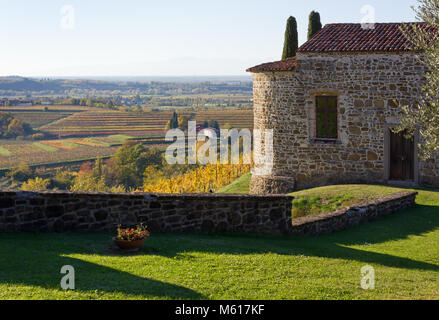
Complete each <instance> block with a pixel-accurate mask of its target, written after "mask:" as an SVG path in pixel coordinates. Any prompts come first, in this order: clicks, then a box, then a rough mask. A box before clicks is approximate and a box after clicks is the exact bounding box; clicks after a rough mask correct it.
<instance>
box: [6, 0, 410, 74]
mask: <svg viewBox="0 0 439 320" xmlns="http://www.w3.org/2000/svg"><path fill="white" fill-rule="evenodd" d="M416 3H417V2H416V0H364V1H363V0H334V1H328V0H307V1H306V0H300V1H297V0H264V1H262V0H216V1H212V0H70V1H63V0H0V12H1V19H0V75H2V76H4V75H22V76H68V75H69V76H81V75H83V76H87V75H88V76H90V75H102V76H128V75H134V76H144V75H164V76H166V75H242V74H245V69H246V68H248V67H251V66H253V65H255V64H258V63H262V62H267V61H273V60H279V58H280V56H281V52H282V46H283V36H284V32H285V24H286V20H287V18H288V17H289V16H290V15H293V16H295V17H296V19H297V20H298V26H299V42H300V43H303V42H304V41H305V40H306V32H307V24H308V15H309V13H310V12H311V10H317V11H319V12H320V14H321V16H322V23H323V24H326V23H335V22H356V23H360V22H361V20H362V18H363V17H364V14H363V13H362V12H361V9H362V7H363V6H365V5H370V6H372V7H373V8H374V9H375V19H376V22H401V21H414V20H415V17H414V13H413V11H412V9H411V8H410V6H412V5H416Z"/></svg>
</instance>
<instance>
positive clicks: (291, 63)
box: [247, 57, 297, 72]
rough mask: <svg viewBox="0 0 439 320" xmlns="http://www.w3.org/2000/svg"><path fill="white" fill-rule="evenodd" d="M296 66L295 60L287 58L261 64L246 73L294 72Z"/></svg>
mask: <svg viewBox="0 0 439 320" xmlns="http://www.w3.org/2000/svg"><path fill="white" fill-rule="evenodd" d="M296 66H297V60H296V58H295V57H294V58H288V59H285V60H281V61H275V62H269V63H263V64H260V65H258V66H256V67H253V68H250V69H248V70H247V72H265V71H294V70H295V69H296Z"/></svg>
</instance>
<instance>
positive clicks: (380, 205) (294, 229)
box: [289, 191, 418, 236]
mask: <svg viewBox="0 0 439 320" xmlns="http://www.w3.org/2000/svg"><path fill="white" fill-rule="evenodd" d="M417 194H418V193H417V192H408V191H404V192H400V193H396V194H393V195H389V196H385V197H382V198H380V199H376V200H373V201H368V202H364V203H362V204H359V205H357V206H355V207H351V208H347V209H341V210H337V211H334V212H329V213H324V214H321V215H317V216H310V217H304V218H299V219H294V220H293V222H292V226H291V229H290V230H289V233H290V234H292V235H309V236H317V235H321V234H325V233H331V232H334V231H341V230H345V229H347V228H349V227H351V226H355V225H359V224H361V223H365V222H368V221H371V220H375V219H378V218H381V217H385V216H387V215H390V214H392V213H395V212H398V211H400V210H402V209H406V208H410V207H412V206H414V204H415V200H416V195H417Z"/></svg>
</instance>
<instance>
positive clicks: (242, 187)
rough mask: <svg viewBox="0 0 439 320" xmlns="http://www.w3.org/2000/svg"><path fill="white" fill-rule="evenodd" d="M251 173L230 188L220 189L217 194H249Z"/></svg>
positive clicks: (233, 183) (234, 182) (237, 180)
mask: <svg viewBox="0 0 439 320" xmlns="http://www.w3.org/2000/svg"><path fill="white" fill-rule="evenodd" d="M250 179H251V173H247V174H246V175H244V176H242V177H241V178H239V179H236V180H235V181H233V182H232V183H231V184H229V185H228V186H225V187H224V188H222V189H220V190H219V191H218V192H217V193H228V194H234V193H248V192H249V190H250Z"/></svg>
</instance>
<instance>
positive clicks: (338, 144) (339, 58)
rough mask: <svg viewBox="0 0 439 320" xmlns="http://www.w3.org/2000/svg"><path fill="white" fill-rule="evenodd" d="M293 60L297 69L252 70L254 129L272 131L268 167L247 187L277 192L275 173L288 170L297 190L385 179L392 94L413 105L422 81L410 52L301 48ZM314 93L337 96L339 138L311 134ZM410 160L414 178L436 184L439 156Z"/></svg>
mask: <svg viewBox="0 0 439 320" xmlns="http://www.w3.org/2000/svg"><path fill="white" fill-rule="evenodd" d="M297 61H298V66H297V68H296V71H291V72H263V73H254V74H253V83H254V119H255V129H261V130H264V129H273V131H274V132H273V133H274V141H273V145H274V168H273V171H272V173H271V174H269V175H266V176H255V177H254V180H255V181H254V182H253V183H252V187H251V193H254V194H264V193H269V192H273V193H280V192H283V191H284V190H282V188H283V186H284V184H283V183H280V184H279V185H281V189H280V190H278V189H276V188H273V187H272V186H273V185H275V184H274V183H273V179H276V177H290V178H291V179H292V180H294V181H295V184H294V186H295V189H296V190H300V189H306V188H309V187H316V186H323V185H330V184H343V183H387V182H388V178H389V173H388V169H386V165H387V166H388V165H389V155H388V154H386V153H389V152H390V151H389V150H386V148H389V147H388V146H386V135H388V134H389V128H390V127H392V126H394V125H395V124H397V123H399V117H400V109H399V108H398V105H397V104H396V103H395V101H397V102H398V103H400V104H404V105H413V104H414V103H415V102H416V101H417V98H418V96H419V94H420V93H421V86H422V85H423V83H424V81H425V79H424V67H423V65H422V64H421V62H419V61H418V58H417V56H416V54H414V53H402V54H397V53H395V54H380V53H376V54H311V53H303V54H298V55H297ZM318 95H335V96H337V97H338V139H335V140H326V141H321V140H320V141H319V140H318V139H315V138H316V128H315V118H316V117H315V97H316V96H318ZM261 147H262V150H264V145H263V144H262V145H261ZM256 161H257V159H255V162H256ZM415 166H416V168H417V170H416V173H415V176H416V177H415V180H416V182H418V183H419V184H428V185H435V184H436V185H439V179H438V177H439V161H435V160H430V161H421V160H417V161H416V163H415ZM264 181H265V182H264ZM288 191H293V190H288Z"/></svg>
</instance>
